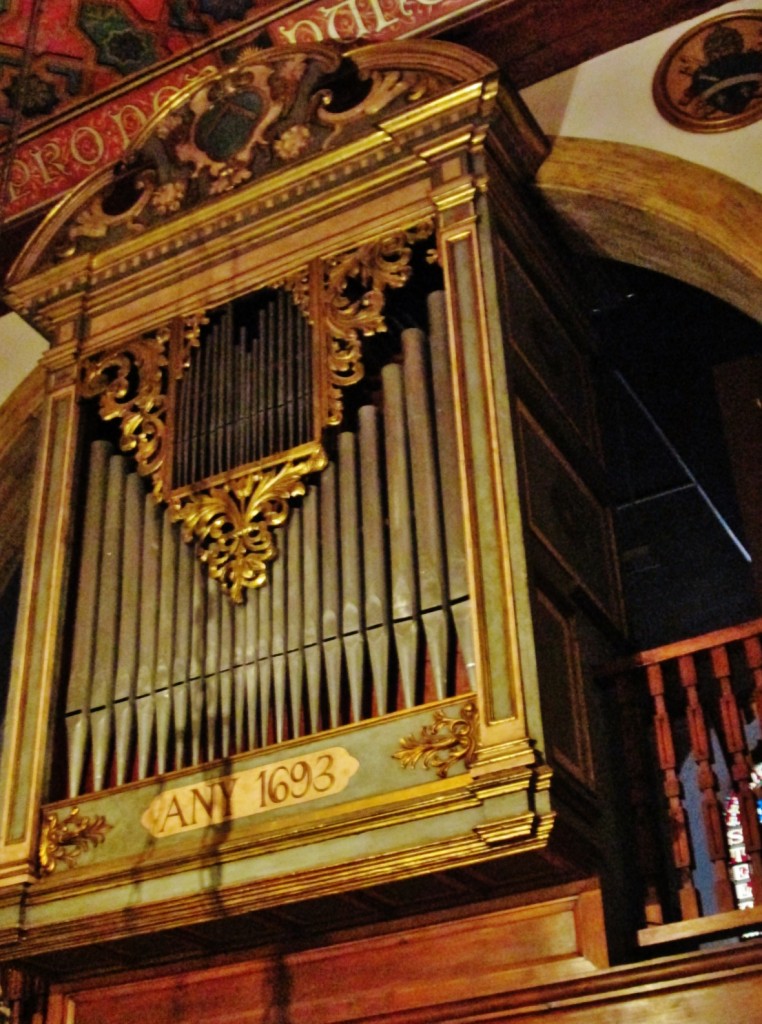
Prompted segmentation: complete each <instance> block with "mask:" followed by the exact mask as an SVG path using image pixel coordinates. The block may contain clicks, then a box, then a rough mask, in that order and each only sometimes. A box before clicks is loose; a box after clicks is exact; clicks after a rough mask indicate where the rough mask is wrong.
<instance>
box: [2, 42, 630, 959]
mask: <svg viewBox="0 0 762 1024" xmlns="http://www.w3.org/2000/svg"><path fill="white" fill-rule="evenodd" d="M544 153H545V143H544V140H542V139H541V137H540V136H539V135H538V134H537V132H536V129H535V128H534V127H533V125H532V123H531V122H530V121H529V120H528V118H527V116H526V114H525V112H524V111H523V109H522V107H521V105H520V103H519V102H518V100H516V99H515V98H514V97H513V96H512V95H511V94H510V93H509V92H507V91H505V90H503V89H501V88H498V83H497V79H496V72H495V69H494V67H493V66H491V65H490V64H489V63H488V62H486V61H485V60H483V59H482V58H480V57H478V56H476V55H474V54H472V53H470V52H468V51H465V50H463V49H461V48H458V47H455V46H452V45H449V44H443V43H433V42H432V43H429V42H417V43H415V44H379V45H374V46H367V47H364V48H360V49H357V50H354V51H352V52H350V53H348V54H346V55H344V56H343V57H342V56H340V55H338V54H337V53H336V52H335V51H334V50H332V49H330V48H327V47H323V46H318V45H313V46H305V47H302V48H300V49H285V48H284V49H272V50H246V51H243V52H242V53H241V54H240V55H239V56H238V58H237V60H236V61H235V62H234V63H233V64H231V65H230V66H229V67H227V68H226V69H224V70H222V71H220V70H215V69H211V68H210V69H209V70H208V71H207V72H205V73H203V74H202V75H200V76H199V78H197V79H196V80H194V81H193V82H191V83H190V84H189V85H188V86H186V87H185V88H184V89H183V90H182V91H181V92H180V93H179V94H178V95H177V96H176V97H175V98H174V99H173V100H172V102H171V103H170V104H169V105H168V106H167V107H166V108H165V109H164V110H162V111H161V112H160V114H159V115H158V116H157V117H156V118H155V119H154V120H153V121H152V122H151V123H150V124H149V125H148V126H147V127H146V128H145V129H144V131H143V132H142V134H141V136H140V137H139V138H138V139H137V140H136V142H135V143H134V145H133V146H132V149H131V150H130V152H129V153H128V154H127V155H126V156H125V158H124V160H123V161H122V162H121V163H120V164H119V165H118V166H116V167H114V168H110V169H109V170H108V172H107V173H98V174H96V175H95V176H94V177H93V178H92V179H91V180H89V181H88V182H86V183H85V185H84V186H83V187H81V188H80V189H78V190H76V191H75V192H74V193H72V194H71V195H70V196H68V197H67V198H66V199H65V200H64V201H63V202H62V203H61V204H60V206H59V207H58V208H57V209H56V210H55V211H53V213H52V214H51V215H50V216H49V217H48V219H47V221H46V222H45V224H44V225H43V226H42V227H41V228H40V229H39V230H38V232H37V234H36V236H35V237H34V238H33V239H32V241H31V242H30V244H29V245H28V247H27V249H26V250H25V252H24V253H22V255H21V257H20V258H19V260H18V261H17V264H16V266H15V268H14V270H13V272H12V274H11V277H10V280H9V283H8V297H9V298H8V301H9V302H10V303H11V304H12V305H13V307H14V308H16V309H17V310H18V311H20V312H21V313H22V314H23V315H24V316H25V317H26V318H28V319H29V320H30V321H31V322H32V323H34V324H35V325H36V326H37V327H38V328H39V329H40V330H42V331H43V332H44V333H45V334H46V336H47V337H48V338H49V339H50V342H51V348H50V352H49V354H48V355H47V356H46V358H45V365H46V368H47V374H48V376H47V392H46V398H45V413H44V424H43V434H44V436H43V440H42V443H41V449H40V455H39V464H38V470H37V477H36V489H35V494H34V499H33V500H34V504H33V510H32V516H31V520H32V521H31V526H30V530H29V536H28V540H27V549H26V568H25V577H24V582H23V587H22V599H21V608H20V615H19V627H18V637H17V643H16V654H15V660H14V669H13V678H12V684H11V694H10V698H9V714H8V720H9V722H11V723H12V725H11V726H10V727H9V729H8V731H7V733H6V740H5V747H4V755H3V756H4V762H3V769H2V783H1V785H2V834H1V835H0V886H1V887H2V888H0V942H1V943H2V947H3V949H4V950H5V952H4V956H6V957H10V958H12V957H13V956H14V955H18V954H17V953H16V952H15V951H16V950H17V949H18V948H19V947H18V944H19V943H20V942H22V940H23V955H24V957H25V958H27V959H28V958H35V957H37V958H39V959H40V961H41V962H44V961H45V958H46V957H51V956H53V955H54V952H56V953H60V951H61V950H69V951H71V950H74V949H77V948H80V949H85V950H87V948H88V947H89V946H91V945H92V944H93V942H94V941H96V940H97V941H98V942H99V943H105V942H106V941H118V940H119V939H122V938H125V937H127V936H140V935H149V934H150V933H156V932H157V931H160V930H162V929H167V928H173V927H178V926H180V925H193V926H199V927H201V926H203V925H204V923H205V922H210V921H213V920H216V919H219V918H220V917H223V916H224V917H226V918H235V917H236V915H241V914H245V913H247V912H249V911H251V910H252V909H254V908H258V909H261V908H267V907H272V906H278V905H282V904H286V903H294V902H297V901H300V900H304V899H306V898H308V897H315V896H321V895H327V894H329V895H330V894H338V893H342V892H347V891H350V890H356V889H360V888H364V887H370V886H377V885H382V884H383V883H385V882H388V881H389V880H393V879H405V878H411V877H415V876H422V875H429V874H432V873H439V874H441V873H446V872H448V871H453V870H455V871H457V870H459V869H461V868H464V867H468V866H471V865H492V864H499V865H500V878H501V885H502V886H503V889H506V888H513V889H515V890H521V889H522V888H527V887H529V886H536V885H542V884H545V885H547V884H557V883H560V882H565V881H568V880H569V879H574V878H581V877H584V876H586V875H589V874H590V873H591V871H592V867H591V865H592V863H593V860H592V856H593V851H592V848H593V846H594V844H591V842H590V841H589V835H590V832H591V827H592V826H591V823H592V822H593V821H594V809H595V793H594V790H595V783H594V777H593V771H592V764H591V754H590V748H589V723H588V721H587V704H586V699H585V694H584V690H583V687H582V683H581V681H580V670H579V665H578V658H579V652H578V649H577V646H575V639H574V636H573V635H572V634H573V630H572V627H571V626H570V625H569V623H570V621H571V618H570V616H569V615H568V614H566V613H565V612H564V611H563V610H559V608H561V609H563V601H561V602H559V601H558V600H555V599H553V598H552V597H549V596H548V594H549V593H550V592H551V591H553V592H555V591H561V590H564V588H565V591H566V593H567V595H568V594H574V593H579V592H582V591H584V593H585V594H586V595H587V597H586V600H587V602H588V604H595V605H596V606H597V607H598V609H599V613H600V615H601V616H603V617H607V616H608V618H609V619H611V620H612V621H615V620H616V617H617V614H618V613H617V590H616V578H615V573H614V570H613V569H612V561H611V547H610V540H609V533H608V521H607V517H606V513H605V511H604V510H603V508H602V507H601V505H600V503H599V502H598V500H597V498H596V497H595V495H594V493H593V489H591V487H589V486H588V485H587V484H586V483H585V482H584V480H583V477H584V472H583V471H582V470H580V469H579V466H580V465H583V464H584V465H586V464H588V463H590V464H592V463H593V462H594V461H595V459H596V457H597V442H596V439H595V428H594V421H593V414H592V409H591V405H590V392H589V384H588V381H587V376H586V374H587V370H586V365H585V354H584V345H582V348H581V347H580V344H581V343H580V342H579V339H578V338H577V340H574V339H575V333H574V332H575V331H576V332H577V335H578V336H579V337H581V336H582V334H583V331H582V328H579V327H578V321H577V320H576V319H575V317H576V313H574V311H573V301H572V300H571V299H569V298H568V297H565V296H564V286H563V284H562V283H560V277H556V276H554V275H556V274H557V272H558V268H557V267H556V266H555V259H556V257H555V255H554V253H553V250H552V246H551V245H549V244H547V243H546V242H544V241H543V234H542V230H541V229H539V228H537V226H536V224H535V220H534V218H535V213H534V212H533V211H534V205H533V200H532V197H531V194H530V190H529V185H528V183H529V182H530V181H531V178H532V176H533V174H534V172H535V170H536V168H537V166H538V165H539V163H540V162H541V160H542V158H543V155H544ZM547 293H552V295H553V299H552V300H551V306H550V307H549V306H548V304H547V302H546V300H545V299H543V298H542V295H543V294H547ZM553 303H555V307H556V313H555V314H554V313H553V312H552V304H553ZM559 310H561V312H559ZM554 317H555V318H554ZM564 318H565V320H566V322H567V324H571V326H570V327H569V326H565V327H563V328H562V327H561V326H560V322H561V320H562V319H564ZM513 376H515V378H516V380H517V381H519V384H520V387H519V386H518V385H516V388H514V385H513V383H512V379H513ZM509 378H511V379H509ZM522 382H524V383H522ZM512 389H513V390H512ZM538 395H539V396H540V397H539V399H537V400H534V398H533V396H538ZM548 396H551V397H548ZM543 409H548V410H550V411H549V412H548V413H547V415H546V414H545V413H543ZM545 420H547V422H545ZM575 453H581V454H579V455H577V454H575ZM527 554H529V562H530V565H529V567H528V566H527ZM535 566H536V567H537V568H536V569H535ZM540 577H542V579H550V580H554V581H555V583H553V585H552V586H551V587H546V588H545V589H544V590H543V591H542V593H540V591H539V589H538V584H537V580H538V579H539V578H540ZM554 588H555V590H554ZM564 600H566V598H565V599H564ZM568 600H569V601H571V600H572V598H568ZM533 609H534V610H533ZM533 616H534V618H533ZM533 621H534V625H533ZM538 665H539V678H538Z"/></svg>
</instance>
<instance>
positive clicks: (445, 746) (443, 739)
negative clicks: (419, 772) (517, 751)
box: [392, 700, 479, 779]
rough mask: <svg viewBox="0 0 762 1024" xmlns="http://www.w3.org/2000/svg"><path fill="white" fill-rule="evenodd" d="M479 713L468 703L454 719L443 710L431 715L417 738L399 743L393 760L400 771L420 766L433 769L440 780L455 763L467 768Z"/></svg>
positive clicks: (411, 737)
mask: <svg viewBox="0 0 762 1024" xmlns="http://www.w3.org/2000/svg"><path fill="white" fill-rule="evenodd" d="M478 723H479V711H478V708H477V706H476V701H474V700H469V701H467V702H466V703H465V704H464V705H463V707H462V708H461V709H460V713H459V715H458V717H457V718H451V717H450V716H448V715H447V713H446V711H445V710H444V709H443V708H438V709H437V710H436V711H435V712H434V722H433V724H432V725H424V726H423V728H422V729H421V731H420V732H419V733H418V735H417V736H406V737H405V738H404V739H401V740H400V748H401V749H400V750H395V752H394V753H393V754H392V757H396V758H397V760H398V761H399V762H400V763H401V764H402V767H403V768H415V766H416V765H417V764H418V762H419V761H420V762H422V764H423V767H424V768H433V769H434V770H435V771H436V773H437V775H438V776H439V778H440V779H444V778H446V777H447V773H448V772H449V770H450V768H452V766H453V765H454V764H456V763H457V762H458V761H463V763H464V764H465V765H466V767H468V766H469V765H470V764H471V761H472V760H473V758H474V755H475V754H476V740H477V727H478Z"/></svg>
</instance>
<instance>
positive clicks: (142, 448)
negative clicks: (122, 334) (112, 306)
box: [78, 327, 170, 501]
mask: <svg viewBox="0 0 762 1024" xmlns="http://www.w3.org/2000/svg"><path fill="white" fill-rule="evenodd" d="M169 337H170V332H169V329H168V328H166V327H162V328H160V329H159V330H158V331H157V332H156V334H155V335H154V336H153V337H152V338H141V339H138V340H135V341H131V342H128V343H127V344H126V345H125V346H124V348H122V349H121V350H120V351H118V352H109V353H107V354H105V355H103V356H95V357H93V358H90V359H86V360H84V361H83V362H82V363H81V365H80V369H79V388H78V390H79V394H80V395H81V397H82V398H97V397H100V402H99V411H100V415H101V418H102V419H104V420H114V419H118V420H121V438H120V441H119V447H120V448H121V449H122V451H123V452H125V453H127V454H129V455H134V456H135V462H136V464H137V470H138V473H139V474H140V475H141V476H150V477H151V479H152V483H153V494H154V497H155V498H156V500H157V501H161V499H162V497H163V480H162V474H161V469H162V466H163V464H164V435H165V431H166V415H167V398H166V366H167V352H166V347H167V342H168V341H169Z"/></svg>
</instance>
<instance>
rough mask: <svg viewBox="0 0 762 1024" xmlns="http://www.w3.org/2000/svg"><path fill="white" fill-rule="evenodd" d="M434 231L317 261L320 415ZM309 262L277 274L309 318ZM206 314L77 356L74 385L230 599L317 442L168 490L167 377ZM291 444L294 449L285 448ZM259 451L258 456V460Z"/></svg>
mask: <svg viewBox="0 0 762 1024" xmlns="http://www.w3.org/2000/svg"><path fill="white" fill-rule="evenodd" d="M432 232H433V224H432V222H431V221H430V220H429V221H425V222H423V223H421V224H418V225H416V226H415V227H413V228H410V229H407V230H401V231H396V232H393V233H390V234H388V235H386V236H384V237H383V238H381V239H379V240H376V241H373V242H368V243H366V244H364V245H361V246H359V247H357V248H355V249H353V250H351V251H348V252H344V253H342V254H340V255H338V256H335V257H330V258H327V259H324V260H322V261H321V264H320V267H321V270H320V273H322V290H321V293H320V295H319V297H318V302H317V303H316V305H317V306H318V307H319V308H320V310H321V314H322V321H323V327H324V331H325V334H324V336H325V337H326V339H327V340H326V342H325V345H326V351H325V356H324V358H325V364H324V365H325V370H324V372H323V373H322V374H320V375H319V377H318V380H323V381H324V384H323V387H324V394H323V401H322V407H323V409H324V410H325V417H324V423H325V425H326V426H335V425H337V424H339V423H340V422H341V419H342V412H343V408H342V398H341V392H342V389H343V388H345V387H347V386H349V385H351V384H354V383H356V382H357V381H359V380H360V379H361V378H362V375H363V364H362V351H361V339H362V338H363V337H368V336H370V335H373V334H375V333H377V332H380V331H385V330H386V322H385V320H384V312H383V311H384V303H385V290H386V289H387V288H401V287H402V286H403V285H404V284H405V283H406V282H407V281H408V279H409V278H410V275H411V273H412V266H411V258H412V251H413V250H412V247H413V245H414V244H415V243H416V242H419V241H422V240H426V239H428V238H430V237H431V235H432ZM314 273H317V272H316V270H315V268H313V273H311V272H310V269H309V268H306V269H303V270H301V271H299V272H298V273H297V274H294V275H292V276H291V277H290V278H289V279H288V280H287V281H285V282H283V284H284V287H286V288H288V289H289V290H290V291H291V293H292V296H293V300H294V303H295V305H296V306H297V308H299V309H300V310H301V312H302V314H303V315H304V316H306V317H307V318H308V319H309V315H310V309H311V308H312V304H313V301H314V296H313V295H311V282H312V281H315V280H317V282H318V283H319V282H320V274H319V273H318V274H317V278H316V277H314V276H313V274H314ZM208 323H209V319H208V317H207V315H206V313H205V312H204V311H203V310H199V311H197V312H195V313H192V314H189V315H187V316H185V317H184V318H183V319H182V323H179V324H178V325H177V326H176V328H175V333H174V340H173V341H172V343H171V347H170V337H171V336H172V333H171V331H170V329H169V328H162V329H160V330H159V331H157V332H156V334H155V336H154V337H151V338H142V339H138V340H135V341H131V342H128V343H127V344H125V346H124V347H123V348H122V349H121V350H119V351H116V352H114V351H112V352H107V353H105V354H104V355H101V356H96V357H93V358H90V359H87V360H85V361H84V362H83V363H82V365H81V367H80V379H79V393H80V395H81V396H82V397H84V398H94V397H99V398H100V414H101V416H102V418H103V419H105V420H111V419H119V420H120V421H121V438H120V447H121V449H122V451H124V452H127V453H130V454H133V455H134V456H135V460H136V463H137V469H138V472H139V473H140V474H141V475H142V476H150V477H151V478H152V487H153V494H154V497H155V498H156V500H157V501H164V500H166V501H168V502H169V504H170V509H171V514H172V517H173V518H174V519H175V520H178V521H181V522H182V523H183V535H184V537H185V539H186V541H188V542H189V543H194V544H195V545H196V549H197V552H198V555H199V557H200V559H201V560H202V561H203V562H205V563H206V565H207V567H208V570H209V573H210V575H211V576H212V577H213V578H214V579H217V580H219V581H220V584H221V586H222V587H223V589H224V590H225V591H226V592H227V593H228V594H229V595H230V597H231V598H232V600H233V601H235V602H236V603H240V602H241V601H242V600H243V594H244V591H245V590H247V589H249V588H252V587H259V586H261V585H262V584H263V583H264V582H265V578H266V567H267V564H268V563H269V562H270V561H272V559H273V558H275V556H276V554H277V548H276V544H275V540H274V537H273V533H272V531H273V529H274V528H276V527H278V526H280V525H281V524H282V523H283V522H285V520H286V518H287V516H288V509H289V505H288V502H289V500H290V499H291V498H294V497H297V496H300V495H302V494H304V484H303V482H302V478H303V477H304V476H305V475H307V474H309V473H313V472H317V471H318V470H321V469H322V468H323V467H324V466H325V465H326V461H327V460H326V455H325V453H324V451H323V449H322V447H321V446H320V444H319V439H316V440H315V442H314V448H313V450H312V452H311V454H309V455H308V456H307V457H304V456H303V455H301V453H300V457H297V458H292V457H289V453H286V454H285V456H283V457H282V461H281V462H280V464H279V465H277V466H273V465H272V460H271V464H270V466H268V467H267V468H263V466H262V463H261V462H260V463H259V464H254V465H251V464H250V465H248V466H247V467H246V471H245V473H242V474H241V473H238V474H237V475H236V474H235V472H234V473H233V474H232V475H231V476H230V477H229V478H228V479H226V480H224V481H222V482H215V483H214V484H213V485H207V484H204V485H200V486H199V488H198V489H197V490H194V489H193V485H189V488H188V489H186V488H183V489H182V490H178V491H174V492H172V491H170V492H169V493H166V491H167V490H168V489H169V486H170V485H169V479H168V476H167V474H166V473H165V472H164V471H163V469H164V455H165V442H166V430H167V427H166V423H167V405H168V399H167V387H168V383H169V381H168V378H169V377H170V376H172V377H173V378H174V379H176V380H177V379H180V378H181V377H182V375H183V373H184V371H185V370H186V369H187V368H188V367H189V365H190V356H191V351H192V349H194V348H197V347H199V345H201V344H202V327H203V326H204V325H206V324H208ZM293 451H296V449H294V450H293ZM262 461H264V460H262Z"/></svg>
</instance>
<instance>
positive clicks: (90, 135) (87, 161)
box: [71, 124, 105, 167]
mask: <svg viewBox="0 0 762 1024" xmlns="http://www.w3.org/2000/svg"><path fill="white" fill-rule="evenodd" d="M86 140H89V145H88V142H87V141H86ZM82 146H84V147H85V150H84V152H83V151H82ZM88 150H93V151H94V152H88ZM104 151H105V146H104V145H103V139H102V138H101V136H100V135H99V133H98V132H96V130H95V128H91V127H90V125H87V124H84V125H81V126H80V127H79V128H77V130H76V131H75V132H74V134H73V135H72V137H71V153H72V156H73V157H74V159H75V160H78V161H79V162H80V163H81V164H84V165H85V167H93V166H95V164H98V163H100V162H101V160H102V159H103V154H104Z"/></svg>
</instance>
